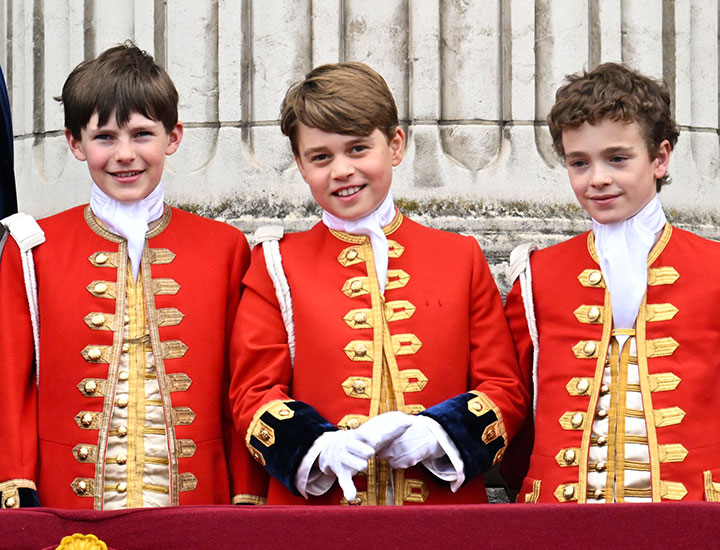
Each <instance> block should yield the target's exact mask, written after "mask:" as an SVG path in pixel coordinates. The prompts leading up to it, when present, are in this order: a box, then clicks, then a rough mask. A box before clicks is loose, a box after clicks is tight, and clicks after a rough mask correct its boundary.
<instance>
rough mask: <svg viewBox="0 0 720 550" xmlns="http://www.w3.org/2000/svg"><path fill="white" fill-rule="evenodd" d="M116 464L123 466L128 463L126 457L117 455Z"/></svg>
mask: <svg viewBox="0 0 720 550" xmlns="http://www.w3.org/2000/svg"><path fill="white" fill-rule="evenodd" d="M115 462H117V463H118V464H120V465H121V466H122V465H123V464H125V463H126V462H127V457H126V456H125V455H117V456H116V457H115Z"/></svg>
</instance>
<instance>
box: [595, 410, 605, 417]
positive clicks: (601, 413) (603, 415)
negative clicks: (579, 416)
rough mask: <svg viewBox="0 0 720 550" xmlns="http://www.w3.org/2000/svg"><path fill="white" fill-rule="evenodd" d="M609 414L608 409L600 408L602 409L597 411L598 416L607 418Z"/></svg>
mask: <svg viewBox="0 0 720 550" xmlns="http://www.w3.org/2000/svg"><path fill="white" fill-rule="evenodd" d="M607 415H608V412H607V409H600V410H599V411H598V412H597V415H596V416H597V417H598V418H607Z"/></svg>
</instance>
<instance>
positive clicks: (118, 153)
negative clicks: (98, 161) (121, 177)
mask: <svg viewBox="0 0 720 550" xmlns="http://www.w3.org/2000/svg"><path fill="white" fill-rule="evenodd" d="M115 158H116V159H117V161H118V162H130V161H132V160H134V159H135V148H134V147H133V145H132V143H130V141H126V140H120V141H118V144H117V148H116V149H115Z"/></svg>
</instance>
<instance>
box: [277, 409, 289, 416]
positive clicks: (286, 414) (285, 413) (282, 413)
mask: <svg viewBox="0 0 720 550" xmlns="http://www.w3.org/2000/svg"><path fill="white" fill-rule="evenodd" d="M278 414H279V415H280V416H290V411H289V410H287V409H280V412H279V413H278Z"/></svg>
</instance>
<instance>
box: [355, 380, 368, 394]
mask: <svg viewBox="0 0 720 550" xmlns="http://www.w3.org/2000/svg"><path fill="white" fill-rule="evenodd" d="M352 388H353V392H355V393H365V389H366V386H365V382H363V381H362V380H355V382H353V385H352Z"/></svg>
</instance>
